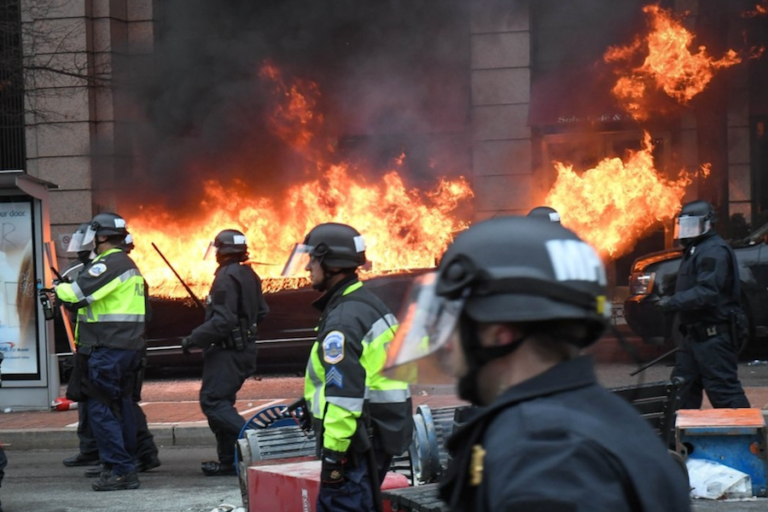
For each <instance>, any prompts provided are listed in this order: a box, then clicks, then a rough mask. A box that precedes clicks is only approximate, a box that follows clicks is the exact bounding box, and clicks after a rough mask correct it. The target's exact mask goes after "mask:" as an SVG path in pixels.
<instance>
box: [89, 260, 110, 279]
mask: <svg viewBox="0 0 768 512" xmlns="http://www.w3.org/2000/svg"><path fill="white" fill-rule="evenodd" d="M106 271H107V266H106V265H105V264H104V263H96V264H94V265H91V268H89V269H88V274H89V275H92V276H93V277H99V276H100V275H101V274H103V273H104V272H106Z"/></svg>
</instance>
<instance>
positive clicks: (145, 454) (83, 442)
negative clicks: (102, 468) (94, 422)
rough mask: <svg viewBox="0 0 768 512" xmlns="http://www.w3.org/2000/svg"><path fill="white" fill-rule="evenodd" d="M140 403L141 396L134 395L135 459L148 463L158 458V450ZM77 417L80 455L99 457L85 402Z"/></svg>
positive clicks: (81, 405) (78, 410) (80, 405)
mask: <svg viewBox="0 0 768 512" xmlns="http://www.w3.org/2000/svg"><path fill="white" fill-rule="evenodd" d="M139 402H141V394H140V393H134V396H133V415H134V418H135V421H136V454H135V458H136V460H137V461H138V462H139V463H148V462H152V461H154V460H155V459H156V458H157V454H158V449H157V445H156V444H155V439H154V437H153V436H152V433H151V432H150V431H149V426H148V425H147V415H146V414H144V410H143V409H142V408H141V406H140V405H139ZM77 415H78V423H77V437H78V439H79V440H80V453H81V454H82V455H84V456H86V457H89V458H91V457H92V458H95V457H98V455H99V447H98V446H97V445H96V439H95V438H94V437H93V430H92V429H91V425H90V420H89V417H88V407H87V405H86V404H85V402H83V403H81V404H79V407H78V408H77Z"/></svg>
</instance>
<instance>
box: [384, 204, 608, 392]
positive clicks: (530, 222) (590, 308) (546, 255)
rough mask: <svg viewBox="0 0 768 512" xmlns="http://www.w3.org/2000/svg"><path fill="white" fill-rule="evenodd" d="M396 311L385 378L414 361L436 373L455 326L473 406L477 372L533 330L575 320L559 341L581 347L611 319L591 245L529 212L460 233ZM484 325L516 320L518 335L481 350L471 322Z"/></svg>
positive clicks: (463, 386) (463, 384) (462, 382)
mask: <svg viewBox="0 0 768 512" xmlns="http://www.w3.org/2000/svg"><path fill="white" fill-rule="evenodd" d="M417 288H420V289H419V290H418V291H417V290H416V289H417ZM401 311H403V312H404V314H401V315H400V318H401V324H400V329H399V330H398V333H397V336H396V337H395V339H394V340H393V341H392V343H391V345H390V348H389V351H388V355H387V363H386V366H385V368H386V369H388V370H389V369H392V370H393V371H392V372H391V373H389V375H392V376H397V371H396V369H397V367H401V368H405V367H407V366H409V365H408V364H407V363H410V362H412V361H416V360H418V359H423V360H424V361H423V362H422V364H420V368H422V370H423V368H427V367H428V368H430V372H432V373H433V374H435V373H438V370H440V368H442V367H443V366H444V365H445V364H446V363H445V362H444V361H449V360H450V357H447V355H446V354H445V353H444V352H446V350H442V349H443V347H445V348H446V349H449V348H450V345H451V343H450V339H451V334H452V333H454V332H455V331H456V330H457V329H458V333H459V334H460V336H459V338H460V340H461V341H460V342H461V347H462V351H463V352H464V354H465V356H466V361H467V368H468V371H467V373H466V374H465V375H464V376H462V377H461V378H460V379H459V394H460V396H462V397H463V398H465V399H468V400H470V401H472V402H473V403H479V401H478V399H477V379H478V375H479V372H480V369H481V368H482V367H483V366H484V365H485V364H487V363H488V362H489V361H491V360H492V359H495V358H498V357H502V356H504V355H506V354H509V353H511V352H513V351H514V350H516V349H517V348H518V347H519V346H520V345H521V344H522V343H523V342H524V341H525V339H527V337H528V336H530V335H535V334H536V332H540V331H537V330H541V329H546V328H547V327H546V326H549V325H551V324H552V322H564V321H567V322H569V323H579V324H581V325H582V326H583V329H581V330H580V331H579V334H578V335H574V336H570V335H569V336H564V337H562V339H561V340H560V341H563V342H567V343H570V344H573V345H575V346H577V347H586V346H588V345H590V344H592V343H594V342H595V341H596V340H597V339H598V338H599V337H600V335H601V334H602V333H603V331H604V329H605V327H606V326H607V320H608V318H609V317H610V305H609V303H608V302H607V301H606V275H605V268H604V266H603V262H602V261H601V260H600V257H599V256H598V255H597V253H596V252H595V250H594V249H593V248H592V247H591V246H590V245H588V244H587V243H585V242H583V241H582V240H581V239H580V238H579V237H578V236H576V234H574V233H573V232H572V231H570V230H568V229H566V228H564V227H563V226H562V225H560V224H559V223H556V222H541V219H535V218H529V217H498V218H494V219H490V220H487V221H484V222H480V223H478V224H475V225H473V226H471V227H470V228H469V229H468V230H467V231H465V232H463V233H461V234H460V235H459V236H458V237H456V240H455V241H454V242H453V243H452V244H451V245H450V246H449V247H448V249H447V251H446V252H445V254H444V255H443V257H442V259H441V261H440V266H439V267H438V269H437V272H435V273H432V274H426V275H423V276H420V277H419V278H417V280H415V284H414V289H412V290H411V293H410V301H407V303H406V304H405V305H404V306H403V308H402V310H401ZM487 323H510V324H516V325H518V326H520V330H521V331H522V332H523V335H522V337H521V338H520V339H518V340H515V341H513V342H512V343H511V344H509V345H505V346H500V347H482V346H481V344H480V340H479V336H478V324H487ZM441 352H443V353H444V354H442V355H441ZM448 353H450V350H448ZM421 373H425V372H424V371H422V372H421ZM443 373H450V372H443Z"/></svg>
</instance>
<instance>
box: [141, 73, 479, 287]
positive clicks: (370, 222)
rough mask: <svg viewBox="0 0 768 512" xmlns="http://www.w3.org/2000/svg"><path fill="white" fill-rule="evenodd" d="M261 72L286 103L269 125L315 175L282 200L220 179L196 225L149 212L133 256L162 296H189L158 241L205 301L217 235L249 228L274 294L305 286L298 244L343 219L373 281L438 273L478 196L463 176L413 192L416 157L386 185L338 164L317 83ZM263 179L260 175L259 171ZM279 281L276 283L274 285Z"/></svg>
mask: <svg viewBox="0 0 768 512" xmlns="http://www.w3.org/2000/svg"><path fill="white" fill-rule="evenodd" d="M259 76H260V78H261V79H263V80H269V82H270V85H271V86H272V90H273V93H274V95H275V96H274V98H275V100H276V102H275V105H274V109H273V115H272V116H271V117H270V118H269V119H268V121H269V122H268V126H269V127H270V130H272V131H273V132H274V133H275V134H277V135H278V136H279V137H280V138H281V139H282V140H283V141H284V142H285V143H286V144H287V145H288V146H290V147H291V148H293V149H294V150H295V151H297V152H299V153H300V154H301V155H303V156H304V157H305V161H306V162H307V169H306V174H307V175H308V177H307V178H305V179H304V180H303V182H301V183H296V184H295V185H293V186H290V187H288V188H287V189H286V190H284V191H283V193H282V194H280V195H279V197H264V196H260V195H258V194H257V193H256V192H254V190H253V189H252V188H251V187H249V186H248V185H247V184H246V183H244V182H240V181H235V183H234V184H233V185H232V186H231V187H227V188H225V187H224V186H223V185H222V184H220V183H219V182H217V181H214V180H211V181H208V182H206V183H204V184H203V188H204V190H203V193H204V197H203V199H202V200H201V201H200V209H199V210H200V213H199V215H198V217H197V218H195V219H191V220H190V219H187V218H181V217H177V216H176V215H174V213H172V212H167V211H163V210H161V209H159V208H157V207H153V206H143V207H142V208H141V209H140V210H139V211H138V212H136V213H135V214H134V215H132V216H129V217H128V226H129V230H130V231H131V232H132V233H133V235H134V240H135V245H136V249H135V250H134V252H133V253H132V254H131V256H132V257H133V258H134V260H135V261H136V263H137V264H138V266H139V268H140V269H141V271H142V273H143V274H144V276H145V278H146V279H147V282H148V284H149V286H150V287H151V290H152V294H153V295H163V296H170V297H185V296H186V292H185V290H184V288H183V286H182V285H181V284H180V283H179V282H178V280H177V279H176V277H175V276H174V275H173V273H172V272H171V270H170V269H169V268H168V267H167V266H166V265H165V263H164V262H163V261H162V259H161V258H160V257H159V256H158V255H157V254H156V253H155V251H154V250H153V248H152V247H151V245H150V242H154V243H155V244H156V245H157V246H158V248H159V249H160V250H161V251H163V253H164V255H165V256H166V258H168V260H169V261H171V263H172V264H173V265H174V267H175V269H176V271H177V272H178V273H179V274H180V275H181V277H182V278H183V279H184V280H185V282H186V283H187V284H188V285H189V286H190V287H191V288H192V289H193V291H194V292H195V294H196V295H198V296H204V295H205V294H207V293H208V289H209V287H210V284H211V282H212V280H213V273H214V271H215V269H216V262H215V261H202V257H203V254H204V253H205V250H206V248H207V247H208V244H209V242H210V241H211V240H213V237H214V236H215V235H216V233H218V232H219V231H220V230H222V229H227V228H234V229H239V230H241V231H243V232H244V233H245V235H246V238H247V240H248V247H249V253H250V260H249V261H250V262H251V264H252V265H253V266H254V269H255V270H256V272H257V273H258V274H259V275H260V276H261V277H262V278H266V279H265V280H264V290H265V291H277V290H279V289H283V288H295V287H297V286H300V285H302V284H306V283H307V280H306V279H304V278H300V279H285V278H279V276H280V273H281V271H282V269H283V265H284V263H285V262H286V260H287V259H288V256H289V254H290V252H291V250H292V248H293V245H294V244H295V243H297V242H301V241H302V240H303V239H304V236H305V234H306V233H307V232H308V231H309V230H310V229H311V228H312V227H313V226H315V225H317V224H319V223H323V222H343V223H347V224H350V225H352V226H354V227H355V228H356V229H357V230H358V231H360V232H361V234H362V235H363V238H364V240H365V242H366V256H367V258H368V260H369V261H370V262H371V265H370V267H369V268H366V270H364V271H363V276H364V277H365V276H370V275H373V274H380V273H385V272H388V271H401V270H404V269H413V268H424V267H432V266H434V265H435V262H436V259H437V258H438V257H439V256H440V254H442V252H443V251H444V250H445V248H446V247H447V245H448V244H449V243H450V241H451V240H452V237H453V233H455V232H457V231H460V230H462V229H465V228H466V226H467V224H466V222H463V221H461V220H459V219H457V218H454V217H455V212H456V210H457V208H459V207H460V206H461V205H462V202H463V201H465V200H466V199H468V198H470V197H472V195H473V194H472V190H471V189H470V187H469V185H468V183H467V182H466V180H465V179H464V178H463V177H459V178H457V179H454V180H448V179H440V180H438V183H437V184H436V185H435V186H434V187H433V189H432V190H428V191H421V190H418V189H414V188H409V187H408V186H407V185H406V182H405V181H404V180H403V178H402V177H401V175H400V172H401V171H403V169H404V165H405V163H406V155H405V154H401V155H400V156H399V157H397V158H395V159H393V162H392V164H391V166H390V167H389V169H388V170H387V172H386V173H383V175H382V176H381V177H380V178H378V179H377V180H376V181H368V180H366V179H365V178H364V177H363V176H362V175H363V174H365V171H366V169H363V168H360V167H358V166H356V165H354V164H352V163H350V162H346V161H336V159H334V158H333V156H334V155H333V150H332V148H331V147H330V146H328V145H325V146H324V145H323V144H320V145H319V147H318V145H317V144H313V141H317V140H322V129H323V117H322V116H321V115H319V114H317V113H315V112H314V111H313V109H314V108H315V107H316V105H317V99H318V96H319V89H318V87H317V85H316V84H314V83H312V82H306V81H299V80H297V81H295V82H294V83H293V84H291V85H286V84H285V83H284V82H283V79H282V76H281V74H280V72H279V70H277V68H275V67H274V66H272V65H270V64H266V65H264V66H263V67H262V69H261V71H260V73H259ZM253 172H254V173H257V172H258V169H254V170H253ZM271 278H275V279H271Z"/></svg>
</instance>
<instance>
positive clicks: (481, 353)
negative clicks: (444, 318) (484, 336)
mask: <svg viewBox="0 0 768 512" xmlns="http://www.w3.org/2000/svg"><path fill="white" fill-rule="evenodd" d="M529 336H530V333H525V334H523V335H522V336H520V337H519V338H517V339H516V340H513V341H512V342H511V343H509V344H508V345H501V346H497V347H482V346H481V345H480V337H479V336H478V329H477V322H475V321H474V320H472V319H471V318H469V317H468V316H467V315H462V318H461V319H460V320H459V338H460V340H461V347H462V349H463V351H464V356H465V358H466V361H467V373H466V374H464V375H463V376H462V377H460V378H459V382H458V385H457V391H458V394H459V398H462V399H464V400H467V401H468V402H470V403H472V404H474V405H480V406H484V405H488V404H486V403H485V402H484V400H483V398H482V397H481V395H480V385H479V381H480V371H481V370H482V369H483V367H484V366H485V365H486V364H488V363H489V362H490V361H492V360H494V359H498V358H499V357H503V356H505V355H507V354H511V353H512V352H514V351H515V350H517V349H518V348H520V345H522V344H523V342H524V341H525V340H526V339H528V337H529Z"/></svg>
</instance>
